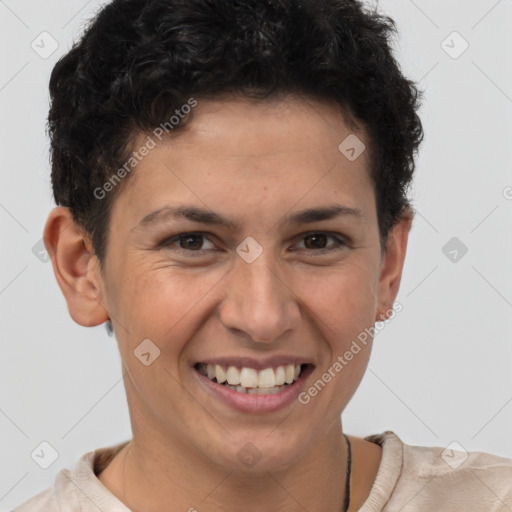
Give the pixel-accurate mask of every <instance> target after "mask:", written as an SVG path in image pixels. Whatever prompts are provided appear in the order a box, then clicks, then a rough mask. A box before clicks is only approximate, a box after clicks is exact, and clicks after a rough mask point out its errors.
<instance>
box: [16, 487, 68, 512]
mask: <svg viewBox="0 0 512 512" xmlns="http://www.w3.org/2000/svg"><path fill="white" fill-rule="evenodd" d="M60 511H61V508H60V506H59V504H58V502H57V495H56V493H55V488H54V487H49V488H48V489H45V490H44V491H41V492H40V493H38V494H36V495H35V496H32V498H30V499H29V500H27V501H25V502H24V503H22V504H21V505H19V506H18V507H17V508H15V509H14V510H13V511H12V512H60Z"/></svg>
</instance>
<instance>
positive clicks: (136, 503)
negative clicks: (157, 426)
mask: <svg viewBox="0 0 512 512" xmlns="http://www.w3.org/2000/svg"><path fill="white" fill-rule="evenodd" d="M153 433H154V432H153ZM136 434H137V432H136V431H134V436H133V441H132V442H131V443H130V444H129V445H128V446H127V447H126V448H125V449H124V450H123V451H124V455H123V456H122V459H123V460H122V461H121V468H120V469H121V470H122V471H120V473H121V474H120V477H121V482H122V483H121V489H120V491H121V492H120V493H119V490H118V494H120V496H118V497H119V498H120V499H121V501H123V502H124V503H125V504H126V505H127V506H128V507H129V508H130V509H132V510H133V511H134V512H156V511H162V510H166V511H167V510H187V511H188V510H190V511H193V510H194V509H196V510H198V511H200V510H208V511H209V512H235V511H239V510H241V509H243V510H244V511H246V512H257V511H260V510H262V509H263V510H267V511H269V512H272V511H275V512H278V511H279V512H292V511H294V512H295V511H296V510H297V509H298V508H299V509H305V510H324V511H325V512H340V511H341V510H342V509H343V503H344V496H345V483H346V482H345V481H346V466H347V447H346V443H345V439H344V438H343V434H342V428H341V422H337V423H336V424H333V425H332V428H330V429H329V431H328V434H327V435H326V436H325V437H324V438H323V439H321V440H318V442H317V443H316V444H315V445H314V446H313V447H312V448H311V449H310V451H308V452H306V453H304V454H302V455H303V456H302V458H301V459H298V460H297V461H296V463H295V464H293V465H291V466H290V467H288V468H286V469H280V470H278V471H262V472H252V474H251V473H249V472H247V473H244V474H241V473H240V472H238V471H234V470H230V469H229V468H225V467H220V466H219V465H217V464H216V463H215V461H211V460H208V459H206V458H205V457H204V455H202V454H198V453H194V450H193V449H190V448H188V447H186V446H184V445H182V444H180V443H174V442H173V440H172V439H169V438H168V437H167V438H166V439H157V438H155V437H152V439H151V440H148V439H145V438H144V437H143V436H142V435H136ZM139 434H140V433H139ZM117 487H119V486H117ZM148 497H150V498H148ZM169 504H172V508H171V509H169Z"/></svg>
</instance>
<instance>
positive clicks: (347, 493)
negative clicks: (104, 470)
mask: <svg viewBox="0 0 512 512" xmlns="http://www.w3.org/2000/svg"><path fill="white" fill-rule="evenodd" d="M343 437H344V438H345V441H347V476H346V479H345V503H344V505H343V509H342V512H348V508H349V506H350V476H351V474H352V450H351V447H350V441H349V440H348V437H347V436H346V435H345V434H343ZM131 447H132V445H131V444H130V446H129V448H128V450H126V452H125V455H124V459H123V500H124V502H125V503H128V502H127V501H126V489H125V482H126V478H125V476H126V457H127V455H128V452H129V451H130V448H131ZM130 508H132V507H130ZM133 510H135V509H133Z"/></svg>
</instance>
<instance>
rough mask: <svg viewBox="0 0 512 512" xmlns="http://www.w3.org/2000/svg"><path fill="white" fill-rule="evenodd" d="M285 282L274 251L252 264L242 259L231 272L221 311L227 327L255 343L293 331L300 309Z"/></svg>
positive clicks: (268, 252) (265, 341)
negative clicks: (241, 333) (242, 332)
mask: <svg viewBox="0 0 512 512" xmlns="http://www.w3.org/2000/svg"><path fill="white" fill-rule="evenodd" d="M283 281H284V278H283V277H282V272H280V270H279V265H276V263H275V260H274V255H273V253H272V251H271V250H270V249H268V250H264V251H263V252H262V253H261V254H260V256H259V257H258V258H256V259H255V260H254V261H252V262H251V263H248V262H247V261H245V260H244V259H243V258H242V257H240V258H239V259H238V260H237V261H236V263H235V268H234V269H233V270H232V272H230V278H229V281H228V283H229V284H228V289H227V291H226V297H225V300H224V302H223V305H222V309H221V320H222V322H223V323H224V325H225V326H226V328H236V329H238V330H241V331H244V332H245V333H246V334H247V335H248V336H249V337H250V339H251V340H252V341H256V342H263V343H271V342H272V341H274V340H276V339H277V338H279V337H280V336H281V335H282V334H283V333H284V332H285V331H287V330H289V329H291V328H293V327H294V325H295V324H296V322H297V321H298V318H299V310H298V307H297V304H296V303H295V300H294V297H295V296H294V294H293V293H292V292H291V290H290V285H287V284H286V282H283Z"/></svg>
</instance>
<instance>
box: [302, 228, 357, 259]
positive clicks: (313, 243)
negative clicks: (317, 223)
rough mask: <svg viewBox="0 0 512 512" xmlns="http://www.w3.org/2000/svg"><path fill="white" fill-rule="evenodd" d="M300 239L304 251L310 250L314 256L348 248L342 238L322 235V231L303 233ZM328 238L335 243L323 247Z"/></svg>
mask: <svg viewBox="0 0 512 512" xmlns="http://www.w3.org/2000/svg"><path fill="white" fill-rule="evenodd" d="M302 237H303V240H304V245H305V247H306V249H312V250H314V251H315V253H316V254H324V253H328V252H331V251H336V250H340V249H342V248H343V247H345V246H348V244H347V242H345V240H343V239H342V238H340V237H338V236H335V235H334V234H331V233H324V232H323V231H312V232H309V233H304V234H303V235H302ZM329 238H330V239H332V240H334V241H335V242H336V243H335V244H334V245H331V246H330V247H327V248H326V247H325V245H326V242H327V240H328V239H329ZM301 243H302V242H301Z"/></svg>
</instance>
